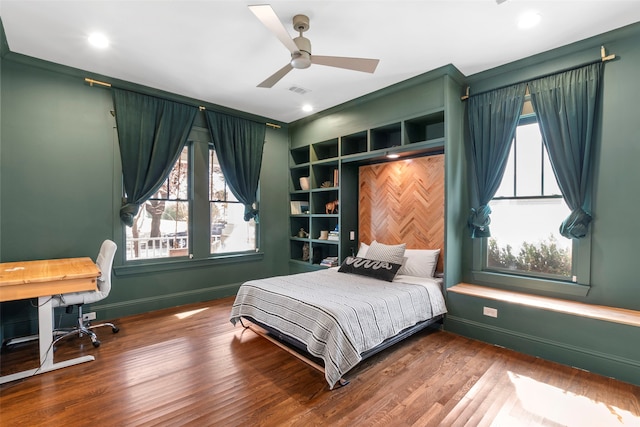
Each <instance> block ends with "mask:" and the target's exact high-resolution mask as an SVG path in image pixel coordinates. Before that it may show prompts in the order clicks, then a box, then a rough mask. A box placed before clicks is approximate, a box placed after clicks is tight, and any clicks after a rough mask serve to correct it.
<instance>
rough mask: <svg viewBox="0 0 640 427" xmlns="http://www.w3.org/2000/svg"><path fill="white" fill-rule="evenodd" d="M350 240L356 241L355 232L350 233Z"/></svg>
mask: <svg viewBox="0 0 640 427" xmlns="http://www.w3.org/2000/svg"><path fill="white" fill-rule="evenodd" d="M349 240H356V232H355V231H350V232H349Z"/></svg>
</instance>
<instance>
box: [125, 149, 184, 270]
mask: <svg viewBox="0 0 640 427" xmlns="http://www.w3.org/2000/svg"><path fill="white" fill-rule="evenodd" d="M189 168H190V161H189V145H186V146H185V147H184V148H183V149H182V152H181V153H180V157H178V160H176V163H175V164H174V166H173V168H172V169H171V172H170V173H169V176H168V177H167V179H166V181H165V182H164V184H162V186H161V187H160V189H159V190H158V191H157V192H156V194H154V195H153V196H152V197H151V198H150V199H149V200H147V201H146V202H145V203H144V204H143V205H142V206H141V207H140V210H139V211H138V215H136V217H135V219H134V220H133V227H126V248H127V250H126V259H127V260H136V259H149V258H164V257H172V256H186V255H188V254H189V211H190V203H191V200H190V197H189V195H190V191H189V176H190V173H189Z"/></svg>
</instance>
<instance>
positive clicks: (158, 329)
mask: <svg viewBox="0 0 640 427" xmlns="http://www.w3.org/2000/svg"><path fill="white" fill-rule="evenodd" d="M232 301H233V299H230V298H226V299H222V300H217V301H212V302H208V303H198V304H192V305H189V306H183V307H178V308H173V309H169V310H161V311H157V312H153V313H148V314H144V315H137V316H131V317H126V318H122V319H117V320H116V324H117V325H118V326H119V327H120V333H118V334H112V333H111V331H110V329H109V328H104V329H101V330H99V331H98V334H99V336H100V339H101V340H102V346H101V347H99V348H93V347H92V346H91V343H90V340H89V339H87V338H82V339H80V338H73V339H68V340H67V341H66V342H64V343H62V344H61V345H60V346H59V348H58V350H57V351H56V361H58V360H62V359H63V358H66V357H69V356H76V355H78V354H79V353H81V354H93V355H95V356H96V360H95V361H94V362H88V363H84V364H81V365H76V366H72V367H68V368H64V369H61V370H58V371H54V372H49V373H45V374H41V375H37V376H35V377H32V378H28V379H25V380H22V381H17V382H13V383H9V384H5V385H2V386H0V425H2V426H18V425H19V426H22V425H28V426H37V425H47V426H84V425H100V426H154V425H162V426H175V425H197V426H204V425H216V426H239V425H244V426H290V425H292V426H315V425H317V426H328V425H331V426H347V425H348V426H356V425H357V426H360V425H386V426H437V425H443V426H463V425H467V426H479V425H487V426H488V425H496V426H509V427H511V426H538V425H543V426H561V425H562V426H564V425H570V426H580V427H587V426H615V425H624V426H629V425H632V426H640V403H639V401H640V387H636V386H633V385H630V384H626V383H622V382H618V381H615V380H612V379H609V378H605V377H602V376H598V375H595V374H591V373H588V372H584V371H581V370H578V369H573V368H569V367H566V366H562V365H558V364H555V363H552V362H548V361H544V360H541V359H537V358H534V357H530V356H526V355H522V354H519V353H516V352H513V351H510V350H506V349H503V348H498V347H494V346H491V345H487V344H484V343H480V342H478V341H473V340H470V339H467V338H464V337H460V336H457V335H454V334H451V333H448V332H442V331H424V332H421V333H419V334H418V335H416V336H414V337H412V338H409V339H408V340H406V341H404V342H402V343H400V344H398V345H396V346H395V347H393V348H391V349H388V350H386V351H384V352H382V353H380V354H378V355H376V356H374V357H373V358H371V359H369V360H366V361H364V362H363V363H361V364H360V365H359V366H357V367H356V368H354V370H352V372H350V373H349V374H348V375H347V376H346V377H347V378H348V379H350V380H351V383H350V384H349V385H347V386H345V387H342V388H338V389H336V390H333V391H330V390H329V389H328V386H327V383H326V382H325V380H324V376H323V375H322V374H321V373H320V372H318V371H316V370H315V369H313V368H311V367H309V366H308V365H305V364H303V363H302V362H300V361H299V360H297V359H296V358H294V357H293V356H291V355H290V354H288V353H287V352H286V351H284V350H282V349H280V348H278V347H276V346H275V345H274V344H272V343H270V342H269V341H267V340H265V339H264V338H261V337H258V336H256V335H255V334H254V333H253V332H252V331H250V330H244V329H243V328H242V327H240V326H237V327H233V326H232V325H231V323H230V322H229V321H228V316H229V310H230V306H231V303H232ZM36 353H37V343H31V344H22V345H18V346H14V348H12V349H3V350H2V354H1V357H2V359H1V363H0V371H1V372H2V374H6V373H10V372H12V371H13V372H14V371H17V370H20V369H24V368H29V367H35V366H34V365H35V363H34V362H31V363H27V362H26V360H35V359H36V357H37V356H36Z"/></svg>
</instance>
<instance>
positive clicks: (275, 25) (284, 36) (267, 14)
mask: <svg viewBox="0 0 640 427" xmlns="http://www.w3.org/2000/svg"><path fill="white" fill-rule="evenodd" d="M249 9H251V12H253V14H254V15H256V17H257V18H258V19H259V20H260V22H262V24H263V25H264V26H265V27H267V29H268V30H269V31H271V32H272V33H273V34H275V36H276V37H277V38H278V40H280V41H281V42H282V44H283V45H285V47H286V48H287V49H289V51H290V52H291V53H295V52H298V46H296V44H295V43H294V42H293V39H292V38H291V36H290V35H289V32H288V31H287V30H286V29H285V28H284V25H282V22H280V19H279V18H278V15H276V13H275V12H274V11H273V9H272V8H271V6H270V5H268V4H260V5H256V6H249Z"/></svg>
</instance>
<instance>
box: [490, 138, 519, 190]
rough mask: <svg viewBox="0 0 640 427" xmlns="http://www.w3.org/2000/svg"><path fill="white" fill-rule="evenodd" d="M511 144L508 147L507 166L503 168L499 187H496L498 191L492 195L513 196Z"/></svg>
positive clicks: (513, 170)
mask: <svg viewBox="0 0 640 427" xmlns="http://www.w3.org/2000/svg"><path fill="white" fill-rule="evenodd" d="M513 145H514V144H511V148H510V149H509V160H508V161H507V166H506V168H505V170H504V175H503V176H502V182H501V183H500V187H498V191H497V192H496V194H495V196H493V197H513V196H515V192H514V190H513V185H514V182H513V174H514V173H515V165H514V157H513V156H514V154H513Z"/></svg>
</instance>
